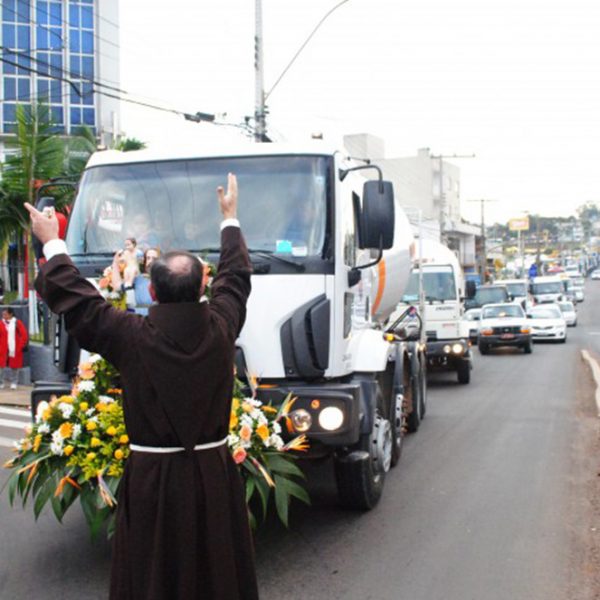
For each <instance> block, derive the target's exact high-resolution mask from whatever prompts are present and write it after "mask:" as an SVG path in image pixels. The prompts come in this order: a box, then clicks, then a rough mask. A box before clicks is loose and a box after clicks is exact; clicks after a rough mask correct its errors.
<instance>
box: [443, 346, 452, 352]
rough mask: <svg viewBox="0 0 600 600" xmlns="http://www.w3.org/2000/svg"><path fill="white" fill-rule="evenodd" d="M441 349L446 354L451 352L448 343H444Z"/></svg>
mask: <svg viewBox="0 0 600 600" xmlns="http://www.w3.org/2000/svg"><path fill="white" fill-rule="evenodd" d="M443 350H444V352H445V353H446V354H450V352H452V346H450V344H446V345H445V346H444V348H443Z"/></svg>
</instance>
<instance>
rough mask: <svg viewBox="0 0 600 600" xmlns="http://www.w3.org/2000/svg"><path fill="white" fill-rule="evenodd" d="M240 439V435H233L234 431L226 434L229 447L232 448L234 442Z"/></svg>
mask: <svg viewBox="0 0 600 600" xmlns="http://www.w3.org/2000/svg"><path fill="white" fill-rule="evenodd" d="M239 441H240V437H239V436H238V435H235V433H230V434H229V435H228V436H227V445H228V446H229V447H230V448H233V447H234V446H235V445H236V444H238V443H239Z"/></svg>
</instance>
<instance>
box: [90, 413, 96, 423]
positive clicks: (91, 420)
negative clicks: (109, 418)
mask: <svg viewBox="0 0 600 600" xmlns="http://www.w3.org/2000/svg"><path fill="white" fill-rule="evenodd" d="M88 422H92V423H97V422H98V416H97V415H96V416H95V417H92V418H90V419H88Z"/></svg>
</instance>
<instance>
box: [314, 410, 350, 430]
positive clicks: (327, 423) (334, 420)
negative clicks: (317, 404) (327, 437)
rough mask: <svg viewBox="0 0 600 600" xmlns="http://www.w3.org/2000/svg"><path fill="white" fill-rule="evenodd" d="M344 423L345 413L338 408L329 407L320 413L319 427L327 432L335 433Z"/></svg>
mask: <svg viewBox="0 0 600 600" xmlns="http://www.w3.org/2000/svg"><path fill="white" fill-rule="evenodd" d="M343 423H344V412H343V411H342V410H341V409H340V408H338V407H337V406H327V407H326V408H324V409H323V410H322V411H321V412H320V413H319V425H320V426H321V427H322V428H323V429H325V430H326V431H335V430H336V429H339V428H340V427H341V426H342V425H343Z"/></svg>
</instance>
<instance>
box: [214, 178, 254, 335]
mask: <svg viewBox="0 0 600 600" xmlns="http://www.w3.org/2000/svg"><path fill="white" fill-rule="evenodd" d="M217 197H218V199H219V206H220V208H221V212H222V214H223V222H222V223H221V256H220V258H219V265H218V269H217V274H216V276H215V278H214V280H213V284H212V295H211V301H210V306H211V310H212V311H213V312H214V313H215V314H216V315H217V316H218V317H219V318H221V319H222V321H223V324H224V325H225V327H226V330H227V331H228V333H229V335H230V337H231V339H232V340H235V339H236V338H237V337H238V335H239V333H240V331H241V329H242V327H243V325H244V321H245V320H246V302H247V300H248V296H249V295H250V289H251V286H250V275H251V273H252V266H251V264H250V259H249V257H248V249H247V247H246V242H245V241H244V236H243V235H242V232H241V230H240V224H239V221H238V220H237V199H238V189H237V179H236V177H235V175H233V174H231V173H230V174H229V176H228V181H227V192H225V190H224V189H223V188H222V187H219V188H217Z"/></svg>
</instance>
